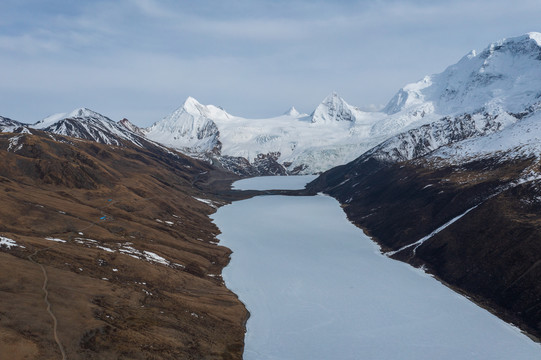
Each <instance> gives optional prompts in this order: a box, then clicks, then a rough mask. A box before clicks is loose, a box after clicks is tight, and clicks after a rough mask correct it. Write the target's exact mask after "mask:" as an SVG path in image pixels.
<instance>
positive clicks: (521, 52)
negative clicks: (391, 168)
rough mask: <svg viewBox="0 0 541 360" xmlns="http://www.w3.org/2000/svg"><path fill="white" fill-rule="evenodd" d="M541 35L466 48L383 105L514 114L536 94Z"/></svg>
mask: <svg viewBox="0 0 541 360" xmlns="http://www.w3.org/2000/svg"><path fill="white" fill-rule="evenodd" d="M540 61H541V34H540V33H529V34H526V35H523V36H518V37H514V38H509V39H504V40H501V41H498V42H495V43H492V44H490V45H489V46H488V47H487V48H486V49H484V50H483V51H481V52H480V53H477V52H476V51H471V52H470V53H469V54H467V55H466V56H464V57H463V58H462V59H461V60H460V61H459V62H458V63H456V64H454V65H451V66H449V67H448V68H447V69H446V70H445V71H443V72H442V73H440V74H435V75H431V76H426V77H425V78H424V79H422V80H421V81H419V82H416V83H412V84H408V85H406V86H404V87H403V88H402V89H400V90H399V91H398V93H397V94H396V95H395V96H394V97H393V98H392V99H391V100H390V101H389V103H388V104H387V106H385V108H384V109H383V112H385V113H386V114H389V115H392V114H396V113H398V112H403V111H404V110H408V111H409V112H412V111H417V112H425V114H427V113H435V114H439V115H452V114H459V113H475V112H481V111H484V112H488V113H491V114H494V113H500V112H502V111H507V112H511V113H517V112H520V111H522V110H523V109H524V108H526V107H527V106H529V105H531V104H533V103H535V102H538V101H539V99H540V98H541V66H540Z"/></svg>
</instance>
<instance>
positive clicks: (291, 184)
mask: <svg viewBox="0 0 541 360" xmlns="http://www.w3.org/2000/svg"><path fill="white" fill-rule="evenodd" d="M315 178H317V175H302V176H260V177H255V178H249V179H242V180H239V181H235V182H234V183H233V185H232V189H234V190H301V189H304V187H305V186H306V184H308V183H309V182H310V181H312V180H314V179H315Z"/></svg>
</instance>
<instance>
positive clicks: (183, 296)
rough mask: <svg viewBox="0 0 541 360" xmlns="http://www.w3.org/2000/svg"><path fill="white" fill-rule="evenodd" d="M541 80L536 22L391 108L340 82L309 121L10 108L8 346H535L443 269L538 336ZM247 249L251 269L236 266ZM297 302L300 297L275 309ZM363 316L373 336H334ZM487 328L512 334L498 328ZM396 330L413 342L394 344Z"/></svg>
mask: <svg viewBox="0 0 541 360" xmlns="http://www.w3.org/2000/svg"><path fill="white" fill-rule="evenodd" d="M540 79H541V34H540V33H527V34H524V35H521V36H518V37H513V38H508V39H503V40H500V41H497V42H494V43H492V44H489V45H488V46H487V47H486V48H485V49H483V50H482V51H479V52H476V51H472V52H470V53H468V54H466V55H465V56H463V57H462V58H461V59H460V60H459V61H458V62H457V63H455V64H453V65H450V66H449V67H448V68H446V69H445V70H444V71H443V72H441V73H438V74H433V75H428V76H426V77H424V78H423V79H421V80H420V81H417V82H414V83H410V84H407V85H405V86H404V87H403V88H401V89H400V90H398V92H397V93H396V94H395V96H393V97H392V98H391V100H390V101H389V102H388V103H387V105H386V106H384V107H383V108H382V109H381V110H379V111H371V112H369V111H362V110H360V108H358V107H355V106H352V105H350V104H348V103H347V102H346V101H345V100H344V99H342V98H341V97H340V96H339V95H338V94H337V93H335V92H332V93H331V94H330V95H329V96H327V97H326V98H325V99H324V100H323V101H322V102H321V103H320V104H319V105H318V106H317V107H316V108H315V109H314V110H313V111H312V112H311V113H310V114H301V113H299V112H298V111H297V110H296V109H295V108H291V109H290V110H288V111H287V112H285V113H284V114H282V115H279V116H275V117H269V118H263V119H250V118H245V117H241V116H235V115H231V114H229V113H228V112H227V111H225V110H224V109H223V108H221V107H219V106H214V105H203V104H201V103H199V102H198V101H197V100H195V99H194V98H192V97H188V98H187V99H186V100H185V101H184V103H183V104H182V105H181V106H180V107H178V108H177V110H175V111H174V112H172V113H171V114H169V115H167V116H165V117H164V118H163V119H161V120H157V121H155V122H154V123H153V124H152V125H150V126H148V127H146V128H144V127H139V126H137V125H135V124H133V123H131V122H130V121H129V120H128V119H125V118H124V119H122V120H120V121H114V120H112V119H111V118H109V117H107V116H105V115H102V114H99V113H97V112H95V111H93V110H90V109H87V108H79V109H76V110H74V111H71V112H66V113H58V114H55V115H51V116H48V117H46V118H44V119H43V120H41V121H37V122H35V123H33V124H26V123H22V122H19V121H17V120H14V119H9V118H6V117H1V116H0V204H1V206H0V284H1V286H0V296H1V297H2V299H3V300H2V306H1V307H0V354H6V353H9V354H13V356H12V357H11V358H12V359H59V358H61V359H95V358H99V359H149V358H150V359H201V358H205V359H241V358H243V356H244V357H245V358H262V356H263V354H268V358H273V357H274V358H280V359H282V358H287V357H288V356H291V357H292V358H316V357H317V356H323V354H325V352H324V350H323V349H321V348H318V346H320V345H322V344H324V343H325V341H327V340H328V338H329V336H328V334H329V333H337V334H338V333H339V334H340V336H339V339H336V338H335V339H332V343H331V344H330V345H329V346H328V347H327V349H328V350H329V351H330V353H326V354H327V355H326V356H327V358H329V357H331V355H333V354H335V353H336V352H339V351H341V350H340V349H338V348H336V347H333V346H338V345H339V347H340V348H341V349H344V347H343V346H341V345H345V344H343V343H342V342H346V343H347V344H348V345H351V344H354V345H355V346H359V347H357V348H355V346H353V347H352V348H351V349H350V350H348V351H351V352H349V353H348V355H347V356H348V357H349V358H355V357H356V354H360V353H362V354H364V355H365V356H367V357H368V358H389V359H391V358H393V357H396V356H397V355H396V354H399V353H400V351H401V350H400V348H401V347H402V349H407V350H404V351H410V350H411V352H410V353H408V354H410V355H411V357H415V358H422V357H423V356H431V357H428V358H442V354H443V358H445V357H447V358H450V357H448V356H447V355H448V354H454V353H456V351H457V349H458V350H460V351H463V352H464V357H467V355H466V353H468V352H470V353H472V352H473V353H475V354H484V355H480V356H481V357H486V358H498V356H499V357H500V358H502V359H507V358H524V359H529V358H532V353H530V351H533V353H535V352H539V346H538V344H535V343H534V342H532V341H530V340H527V339H526V338H525V336H523V335H522V334H521V333H520V332H519V331H518V330H517V329H516V328H513V327H510V326H509V325H506V324H503V323H502V322H501V321H500V320H498V319H496V318H495V317H494V316H492V315H490V314H489V313H487V312H485V311H483V310H480V309H478V308H477V307H475V306H473V305H472V303H471V302H469V301H466V299H465V298H463V297H461V296H458V295H457V294H455V293H453V292H451V291H450V290H449V289H448V288H446V287H443V286H441V284H440V283H438V281H436V280H435V279H437V280H439V281H441V282H442V283H444V284H445V285H446V286H448V287H449V288H451V289H453V290H455V291H457V292H458V293H460V294H462V295H464V296H466V297H467V298H468V299H471V300H472V301H473V302H475V303H476V304H478V305H480V306H481V307H483V308H485V309H488V310H489V311H490V312H492V313H493V314H497V316H498V317H500V318H501V319H503V320H505V321H506V322H507V323H511V324H513V325H515V326H517V327H518V328H520V329H521V330H522V331H523V332H525V333H527V334H528V335H529V336H530V337H531V338H532V339H534V340H536V341H538V339H539V338H540V337H541V283H540V282H539V278H540V276H541V267H540V266H539V265H540V264H541V236H540V234H541V227H540V226H541V184H540V182H541V167H540V166H541V160H540V159H541V157H540V154H541V82H540ZM301 174H302V175H308V176H309V178H304V179H305V180H306V182H308V181H310V182H309V184H308V185H307V187H306V189H303V190H298V189H299V188H300V187H302V185H303V184H302V182H303V181H304V180H302V179H303V178H301V177H290V176H282V177H276V175H301ZM263 176H274V177H271V178H266V177H263ZM247 178H248V179H247ZM241 179H242V180H241ZM239 180H240V181H239ZM237 181H238V182H237ZM290 181H291V182H290ZM278 182H281V183H282V184H278ZM233 183H234V187H233V188H231V184H233ZM277 184H278V185H277ZM284 184H286V186H285V187H282V186H283V185H284ZM254 185H255V187H253V186H254ZM280 195H289V196H280ZM331 197H332V198H334V199H335V200H334V199H332V198H331ZM252 204H255V205H254V206H253V207H252ZM325 204H326V205H325ZM244 206H246V207H244ZM327 206H328V207H327ZM340 208H341V209H340ZM236 209H241V211H240V212H238V213H235V210H236ZM342 210H343V212H342ZM312 211H313V212H318V211H319V214H318V216H319V217H318V218H314V219H312V217H310V216H302V215H303V214H311V213H312ZM230 212H231V213H230ZM327 212H328V214H327ZM344 213H345V214H346V215H347V220H346V218H345V217H344ZM222 214H230V215H227V216H226V217H228V218H227V221H225V220H224V221H222V220H220V219H222V216H224V215H222ZM331 214H332V215H331ZM326 215H328V217H326ZM331 218H332V219H334V220H332V219H331ZM213 219H214V221H215V222H213ZM348 220H349V222H348ZM243 221H244V223H243ZM310 221H313V222H310ZM350 222H351V223H353V224H354V225H356V226H357V227H354V226H353V225H351V223H350ZM256 225H257V226H260V227H259V228H258V227H256ZM293 225H299V228H295V226H293ZM325 227H330V228H332V229H330V230H329V229H325ZM311 228H315V229H319V232H316V233H309V232H308V230H310V229H311ZM358 228H361V229H362V232H361V231H360V230H359V229H358ZM328 230H329V232H326V231H328ZM280 231H282V232H280ZM231 234H232V235H231ZM323 234H325V235H323ZM328 239H333V241H334V242H328ZM257 241H262V242H263V243H262V244H260V245H258V243H257ZM295 241H300V243H295ZM222 242H223V243H224V244H222ZM375 243H377V244H378V245H379V247H378V246H376V245H375ZM224 245H225V246H224ZM274 245H276V247H273V246H274ZM251 246H255V247H256V248H257V249H254V248H250V247H251ZM232 250H233V251H234V252H235V253H233V254H232ZM245 250H249V251H247V252H246V254H245V255H244V258H243V259H244V260H242V261H244V265H242V266H245V267H239V268H235V265H233V263H232V264H231V265H228V264H229V263H230V260H231V259H233V260H234V259H235V256H236V255H239V259H240V258H242V252H243V251H245ZM293 251H295V252H293ZM321 251H323V253H322V252H321ZM290 252H291V253H290ZM307 254H308V255H310V256H307V258H306V257H305V258H303V256H305V255H307ZM267 256H268V259H267V260H269V261H268V262H267V264H266V266H267V267H265V268H262V269H263V270H261V269H260V270H258V271H261V272H260V273H257V272H256V271H255V269H258V267H259V266H262V265H264V264H265V262H266V261H264V260H265V258H266V257H267ZM318 259H320V261H317V260H318ZM341 259H347V261H344V262H341V261H340V260H341ZM359 259H361V260H362V261H357V260H359ZM336 260H338V263H333V261H336ZM396 260H398V261H396ZM242 261H241V263H242ZM399 261H401V262H402V263H401V262H399ZM404 263H407V264H404ZM382 264H384V265H382ZM408 264H409V265H408ZM410 265H411V266H410ZM380 266H382V267H380ZM252 267H253V268H252ZM239 269H240V270H239ZM252 269H254V270H253V272H252ZM308 269H311V270H308ZM390 269H393V270H390ZM273 273H276V274H277V275H279V276H278V278H275V279H271V277H270V276H271V275H272V274H273ZM222 274H223V276H224V277H226V282H225V283H224V278H223V277H222ZM295 274H305V275H306V276H308V278H309V280H307V281H306V282H305V280H303V279H301V278H295V277H294V276H293V275H295ZM404 276H405V277H406V278H403V277H404ZM432 276H433V277H434V278H433V277H432ZM412 279H414V280H412ZM342 280H343V282H342ZM236 281H240V282H237V283H236ZM243 281H246V282H243ZM359 281H360V283H362V284H360V283H359ZM261 283H264V284H268V285H269V288H268V289H267V290H265V289H263V288H258V290H257V291H256V290H254V289H256V288H257V286H259V285H261ZM403 283H405V284H407V285H404V286H402V285H401V284H403ZM230 284H231V285H230ZM246 284H249V285H248V286H247V285H246ZM306 284H309V286H305V285H306ZM389 284H391V285H392V284H394V286H391V288H388V287H385V286H388V285H389ZM420 284H421V285H420ZM422 284H424V285H422ZM426 284H429V285H426ZM270 285H272V286H270ZM361 285H362V286H361ZM425 285H426V287H425ZM363 286H365V287H363ZM418 286H420V287H418ZM373 289H377V290H373ZM430 289H432V290H434V289H435V290H434V292H432V290H430ZM395 290H401V291H399V292H397V293H395V292H393V291H395ZM254 294H256V295H257V296H253V295H254ZM283 295H284V296H285V295H288V296H290V297H284V298H281V296H283ZM420 295H423V296H420ZM239 296H240V299H239ZM252 296H253V297H252ZM363 296H365V297H364V298H363ZM366 296H368V297H369V298H370V299H367V298H366ZM243 297H246V298H250V297H251V300H250V301H246V306H245V305H244V304H243V301H244V300H243ZM449 297H450V298H451V300H449V299H450V298H449ZM403 298H404V299H406V298H409V300H408V301H409V302H408V304H409V305H407V306H404V305H402V304H398V305H399V306H397V303H400V301H399V300H401V299H403ZM320 299H327V300H329V301H330V302H331V303H330V304H329V303H324V302H319V300H320ZM457 299H459V300H458V303H460V304H459V305H457V303H456V301H457ZM267 300H268V301H267ZM368 300H373V301H375V302H370V301H368ZM431 300H432V301H431ZM290 301H291V303H292V304H293V305H303V306H304V307H303V306H296V307H295V306H292V308H291V309H289V310H288V311H283V309H281V308H275V309H273V310H272V311H271V313H276V314H279V315H280V316H283V315H285V317H286V319H281V320H277V319H278V315H277V318H276V319H270V318H269V316H268V313H269V309H270V307H271V305H273V303H278V304H282V305H283V304H287V303H288V302H290ZM448 301H450V302H448ZM440 302H441V304H444V305H445V306H444V307H443V308H438V307H432V306H433V305H438V304H439V303H440ZM384 304H385V305H388V306H383V305H384ZM465 304H466V305H465ZM267 305H268V306H267ZM359 305H363V306H359ZM333 306H336V308H333ZM462 306H466V308H467V310H464V309H465V308H463V307H462ZM246 307H248V309H247V308H246ZM381 307H383V308H384V309H379V310H382V311H380V312H379V315H381V316H383V318H381V317H377V316H375V314H376V313H377V311H371V310H374V309H377V308H381ZM252 308H253V309H254V310H253V313H252V314H251V316H252V318H251V317H250V313H249V311H252ZM448 308H452V309H456V311H457V312H459V313H462V311H465V312H464V314H465V315H464V317H463V318H462V317H459V318H457V319H455V318H453V316H447V315H449V314H448V313H447V310H446V309H448ZM459 308H460V309H461V310H459ZM351 309H355V310H351ZM389 309H392V310H389ZM312 310H317V311H315V312H311V311H312ZM365 310H366V311H365ZM413 310H418V312H413ZM318 311H319V312H318ZM344 311H345V312H344ZM410 311H411V312H410ZM470 311H471V312H470ZM259 314H267V315H263V318H262V319H263V322H262V323H258V322H257V321H259V320H258V317H259V316H261V315H259ZM480 314H482V315H480ZM288 315H290V316H288ZM372 315H374V317H373V318H372V317H371V316H372ZM295 316H300V320H299V321H296V320H295V321H294V323H295V324H294V325H299V324H300V325H302V326H300V327H299V328H296V329H295V330H293V329H290V328H289V325H287V321H289V320H290V319H288V318H289V317H290V318H292V319H293V318H295ZM425 316H426V317H425ZM250 319H251V320H250ZM314 319H320V321H319V322H316V323H313V322H311V321H312V320H314ZM359 319H365V320H366V321H367V324H370V329H376V330H375V332H373V333H371V332H370V331H369V329H368V330H367V329H366V328H362V327H358V325H362V323H363V321H360V320H359ZM472 319H473V320H474V321H473V323H472V322H471V321H472ZM252 320H253V324H254V325H253V327H252V328H250V326H251V325H250V324H251V322H250V321H252ZM275 320H276V321H277V323H278V326H277V327H276V328H271V325H272V324H271V323H273V322H274V321H275ZM368 320H370V321H368ZM457 320H459V324H457V323H455V322H454V321H457ZM348 321H350V322H351V323H349V324H350V327H351V328H352V329H355V331H357V333H355V334H356V335H353V332H351V333H349V332H340V331H339V330H340V329H341V328H342V324H344V323H348ZM256 324H258V325H256ZM434 324H436V325H437V326H435V327H431V326H433V325H434ZM441 324H447V325H449V326H448V327H447V326H445V325H441ZM455 325H456V326H455ZM246 326H248V333H247V335H246V330H247V327H246ZM333 326H334V328H333ZM442 328H445V329H442ZM488 328H497V329H499V330H496V332H491V334H492V335H490V337H489V338H486V337H485V338H483V337H482V336H483V335H481V334H483V333H484V332H485V331H486V330H487V329H488ZM256 329H258V330H257V331H259V332H260V333H262V334H263V335H262V337H259V336H260V335H257V336H256V335H253V336H256V337H257V339H259V340H254V339H255V338H251V336H252V334H256V333H257V331H256ZM284 329H290V330H284ZM412 329H413V330H412ZM472 329H476V331H477V333H478V334H479V336H478V337H476V336H472V337H471V338H470V337H468V336H466V337H464V336H462V335H464V334H469V330H472ZM252 330H253V332H252ZM447 330H449V331H451V332H449V333H447V332H445V333H442V335H441V337H436V338H434V337H432V336H433V335H434V334H439V333H441V332H442V331H447ZM318 331H322V333H321V332H320V333H318ZM491 331H492V330H491ZM498 331H503V333H506V334H508V335H509V334H511V335H510V337H507V336H506V335H504V334H503V335H502V333H501V332H498ZM391 333H392V334H393V335H392V338H404V341H403V342H396V343H394V342H393V344H394V345H393V346H389V344H388V337H389V334H391ZM421 333H422V334H423V335H422V337H421V340H419V342H418V339H417V338H415V336H414V335H415V334H421ZM299 334H304V337H300V338H298V339H297V340H290V339H289V338H290V337H291V339H293V338H294V335H295V336H296V335H299ZM306 334H309V335H308V336H306ZM245 335H246V336H247V338H246V339H247V345H246V349H245V343H244V341H245ZM311 335H313V337H311ZM408 336H409V337H408ZM487 336H488V335H487ZM330 338H332V337H330ZM273 339H274V340H273ZM313 339H316V340H317V341H316V344H315V345H314V343H313V342H310V341H309V340H313ZM510 339H511V340H510ZM248 340H249V341H254V342H252V343H249V342H248ZM267 340H268V341H267ZM258 341H259V344H258ZM273 341H277V342H275V343H273ZM445 341H449V342H451V341H454V345H453V346H452V348H453V351H454V352H451V351H450V350H449V348H446V346H447V345H446V343H445ZM515 341H518V343H515ZM367 342H368V343H367ZM369 343H370V344H377V345H376V348H370V344H369ZM252 344H258V345H252ZM299 344H304V346H300V345H299ZM427 344H431V345H430V346H428V345H427ZM434 344H437V345H434ZM517 344H518V345H517ZM520 344H523V345H520ZM282 345H283V348H284V350H283V352H282V353H280V352H279V351H278V353H276V352H275V350H276V349H280V348H281V347H282ZM286 345H287V346H289V349H290V350H286V347H287V346H286ZM433 345H434V346H433ZM500 345H501V347H500ZM259 346H261V347H259ZM301 348H304V349H311V350H310V351H312V350H313V351H314V352H312V353H310V354H309V355H307V354H301V353H300V352H297V351H300V350H302V349H301ZM427 348H429V349H428V350H427V352H426V353H422V352H421V354H420V353H419V349H425V350H426V349H427ZM532 349H533V350H532ZM343 351H345V350H343ZM506 351H509V352H506ZM382 354H385V355H384V356H383V355H382ZM378 355H380V356H378ZM265 356H266V355H265Z"/></svg>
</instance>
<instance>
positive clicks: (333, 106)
mask: <svg viewBox="0 0 541 360" xmlns="http://www.w3.org/2000/svg"><path fill="white" fill-rule="evenodd" d="M351 108H352V107H351V106H350V105H349V104H348V103H347V102H346V101H345V100H344V99H342V98H341V97H340V96H338V94H337V93H336V92H335V91H333V92H332V93H331V94H330V95H329V96H327V97H326V98H325V99H323V101H322V102H321V104H319V105H318V107H317V108H316V110H314V112H313V113H312V123H334V122H336V121H343V120H345V121H350V122H354V121H355V116H354V114H353V112H352V110H351Z"/></svg>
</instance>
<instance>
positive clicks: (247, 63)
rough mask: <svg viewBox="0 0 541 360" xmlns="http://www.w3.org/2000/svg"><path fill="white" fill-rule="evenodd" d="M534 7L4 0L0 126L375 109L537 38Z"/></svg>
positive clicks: (498, 1)
mask: <svg viewBox="0 0 541 360" xmlns="http://www.w3.org/2000/svg"><path fill="white" fill-rule="evenodd" d="M540 15H541V1H539V0H515V1H509V0H477V1H471V0H447V1H436V0H405V1H395V0H370V1H366V0H359V1H346V0H332V1H330V0H329V1H328V0H311V1H309V0H275V1H270V0H229V1H227V0H199V1H184V0H105V1H101V0H94V1H70V0H49V1H42V0H2V1H1V2H0V116H4V117H9V118H12V119H14V120H18V121H22V122H26V123H34V122H36V121H38V120H41V119H42V118H44V117H46V116H48V115H51V114H55V113H61V112H69V111H72V110H74V109H76V108H80V107H87V108H90V109H92V110H94V111H97V112H99V113H101V114H103V115H105V116H108V117H110V118H111V119H113V120H120V119H122V118H128V119H129V120H131V121H132V122H133V123H135V124H136V125H139V126H149V125H151V124H152V123H153V122H155V121H158V120H160V119H161V118H163V117H164V116H166V115H168V114H169V113H171V112H172V111H174V110H175V109H176V108H178V107H179V106H181V105H182V103H183V102H184V100H185V99H186V98H187V97H188V96H192V97H194V98H196V99H197V100H198V101H199V102H201V103H203V104H213V105H216V106H221V107H223V108H224V109H225V110H226V111H228V112H229V113H231V114H233V115H237V116H243V117H248V118H265V117H272V116H277V115H280V114H282V113H284V112H285V111H287V110H288V109H289V107H290V106H295V107H296V108H297V109H298V110H299V111H301V112H306V113H310V112H312V111H313V110H314V109H315V107H316V106H317V105H318V104H319V103H320V102H321V100H323V98H325V97H326V96H327V95H328V94H330V93H331V92H333V91H336V92H337V93H338V94H339V95H340V96H341V97H343V98H344V99H345V100H346V101H347V102H348V103H349V104H351V105H355V106H358V107H360V108H361V109H364V110H377V109H379V108H381V107H382V106H383V105H385V104H386V103H387V102H388V101H389V100H390V99H391V97H392V96H393V95H394V94H395V93H396V92H397V91H398V90H399V89H400V88H401V87H402V86H404V85H405V84H407V83H411V82H415V81H417V80H419V79H421V78H423V77H424V76H425V75H428V74H433V73H439V72H441V71H443V70H444V69H445V68H446V67H447V66H449V65H451V64H454V63H455V62H457V61H458V60H459V59H460V58H461V57H462V56H464V55H466V54H467V53H468V52H469V51H470V50H473V49H476V50H482V49H483V48H485V47H486V46H488V45H489V44H490V43H492V42H495V41H498V40H500V39H503V38H506V37H513V36H517V35H521V34H524V33H527V32H531V31H539V32H541V22H540V21H539V16H540Z"/></svg>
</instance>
